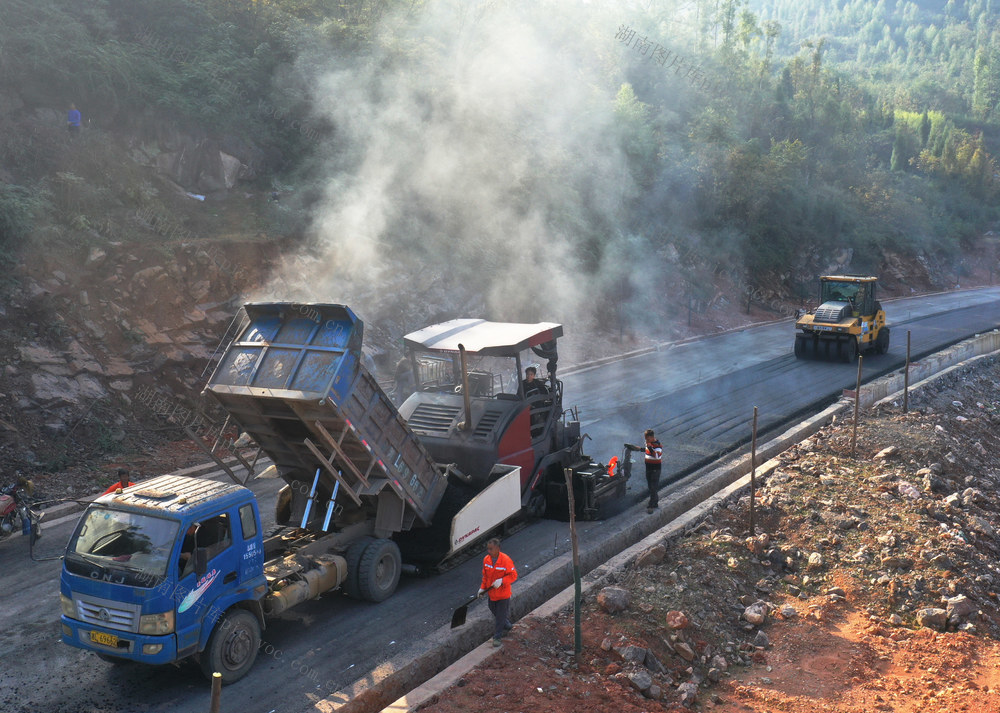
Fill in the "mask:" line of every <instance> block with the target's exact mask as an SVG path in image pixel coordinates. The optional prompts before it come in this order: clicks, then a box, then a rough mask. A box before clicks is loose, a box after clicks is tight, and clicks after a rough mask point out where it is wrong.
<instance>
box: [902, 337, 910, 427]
mask: <svg viewBox="0 0 1000 713" xmlns="http://www.w3.org/2000/svg"><path fill="white" fill-rule="evenodd" d="M909 408H910V330H909V329H907V330H906V365H905V366H904V367H903V413H906V412H907V411H908V410H909Z"/></svg>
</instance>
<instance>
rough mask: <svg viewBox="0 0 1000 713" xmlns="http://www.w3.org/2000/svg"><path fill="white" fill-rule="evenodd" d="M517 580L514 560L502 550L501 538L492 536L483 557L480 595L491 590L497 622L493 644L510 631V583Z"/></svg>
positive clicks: (497, 642)
mask: <svg viewBox="0 0 1000 713" xmlns="http://www.w3.org/2000/svg"><path fill="white" fill-rule="evenodd" d="M516 581H517V570H516V569H514V561H513V560H512V559H511V558H510V557H508V556H507V555H505V554H504V553H503V552H501V551H500V539H499V538H497V537H494V538H492V539H491V540H490V541H489V542H487V543H486V556H485V557H484V558H483V582H482V584H481V585H480V586H479V595H480V596H481V595H482V594H483V592H489V593H490V594H489V596H490V612H492V613H493V619H494V621H495V622H496V623H495V625H494V627H493V645H494V646H499V645H500V639H501V637H503V635H504V632H505V631H509V630H510V628H511V627H512V626H514V625H513V624H511V623H510V585H512V584H513V583H514V582H516Z"/></svg>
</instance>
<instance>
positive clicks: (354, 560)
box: [344, 537, 375, 599]
mask: <svg viewBox="0 0 1000 713" xmlns="http://www.w3.org/2000/svg"><path fill="white" fill-rule="evenodd" d="M373 542H375V538H374V537H361V538H359V539H357V540H355V541H354V542H352V543H351V546H350V547H348V548H347V552H346V553H345V554H344V559H345V560H347V579H346V580H344V593H345V594H346V595H347V596H349V597H350V598H351V599H362V596H361V586H360V585H359V583H358V582H359V579H358V572H359V571H360V570H361V558H362V557H363V556H364V554H365V550H366V549H367V548H368V545H370V544H371V543H373Z"/></svg>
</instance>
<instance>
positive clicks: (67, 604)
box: [59, 594, 76, 619]
mask: <svg viewBox="0 0 1000 713" xmlns="http://www.w3.org/2000/svg"><path fill="white" fill-rule="evenodd" d="M59 605H60V606H61V607H62V613H63V614H64V615H66V616H68V617H69V618H70V619H76V607H75V606H74V605H73V600H72V599H70V598H69V597H67V596H66V595H65V594H60V595H59Z"/></svg>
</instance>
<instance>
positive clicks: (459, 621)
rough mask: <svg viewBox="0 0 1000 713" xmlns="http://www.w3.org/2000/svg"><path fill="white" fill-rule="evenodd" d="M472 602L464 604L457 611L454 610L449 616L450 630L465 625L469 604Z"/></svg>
mask: <svg viewBox="0 0 1000 713" xmlns="http://www.w3.org/2000/svg"><path fill="white" fill-rule="evenodd" d="M471 603H472V602H466V603H465V604H463V605H462V606H460V607H459V608H458V609H456V610H455V611H454V612H453V613H452V615H451V628H452V629H454V628H455V627H458V626H462V625H463V624H464V623H465V619H466V617H467V615H468V613H469V604H471Z"/></svg>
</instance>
